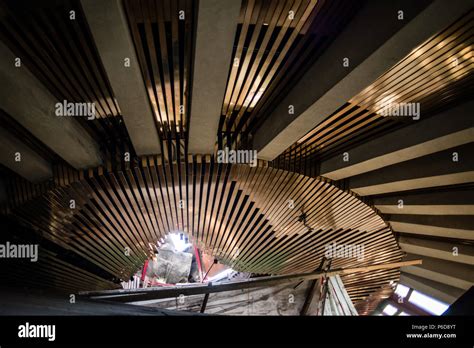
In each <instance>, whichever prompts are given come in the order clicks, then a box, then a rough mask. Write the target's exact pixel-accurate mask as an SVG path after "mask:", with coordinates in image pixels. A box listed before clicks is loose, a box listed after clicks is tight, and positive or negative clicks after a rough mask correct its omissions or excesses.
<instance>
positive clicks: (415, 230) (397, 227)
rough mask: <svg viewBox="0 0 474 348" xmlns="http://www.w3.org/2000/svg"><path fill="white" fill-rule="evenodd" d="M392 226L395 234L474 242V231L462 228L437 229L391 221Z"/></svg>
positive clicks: (435, 227)
mask: <svg viewBox="0 0 474 348" xmlns="http://www.w3.org/2000/svg"><path fill="white" fill-rule="evenodd" d="M390 226H392V229H393V230H394V231H395V232H400V233H410V234H420V235H425V236H433V237H444V238H456V239H466V240H474V230H464V229H460V228H449V227H437V226H430V225H419V224H410V223H406V222H396V221H390Z"/></svg>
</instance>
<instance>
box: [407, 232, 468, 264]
mask: <svg viewBox="0 0 474 348" xmlns="http://www.w3.org/2000/svg"><path fill="white" fill-rule="evenodd" d="M399 245H400V248H401V249H402V250H403V251H405V252H407V253H411V254H417V255H422V256H428V257H432V258H436V259H442V260H448V261H452V262H457V263H465V264H468V265H474V247H472V246H470V245H466V244H461V243H453V242H440V241H435V240H429V239H425V238H413V237H406V236H400V239H399Z"/></svg>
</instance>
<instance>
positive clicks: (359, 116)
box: [275, 10, 474, 171]
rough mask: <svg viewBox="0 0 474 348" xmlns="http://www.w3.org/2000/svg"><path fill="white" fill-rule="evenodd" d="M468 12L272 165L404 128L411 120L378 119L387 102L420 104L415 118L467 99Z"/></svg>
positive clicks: (472, 87)
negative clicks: (419, 114)
mask: <svg viewBox="0 0 474 348" xmlns="http://www.w3.org/2000/svg"><path fill="white" fill-rule="evenodd" d="M473 18H474V11H472V10H471V11H470V12H468V13H466V14H465V15H464V16H463V17H462V18H460V19H459V20H457V21H456V22H454V23H453V24H452V25H450V26H449V27H448V28H446V29H445V30H443V31H442V32H440V33H438V34H437V35H435V36H433V37H432V38H431V39H430V40H428V41H427V42H424V43H423V44H421V45H420V46H419V47H417V48H415V49H414V50H413V51H412V52H411V53H410V54H409V55H408V56H407V57H405V58H404V59H403V60H402V61H400V62H399V63H397V64H396V65H395V66H394V67H392V68H391V69H390V70H389V71H387V72H386V73H385V74H383V75H382V76H380V77H379V78H378V79H377V80H376V81H375V82H374V83H372V84H371V85H370V86H368V87H367V88H366V89H364V90H363V91H362V92H361V93H359V94H358V95H356V96H354V97H353V98H352V99H351V100H349V101H348V102H347V103H346V104H345V105H343V106H342V107H341V108H340V109H339V110H337V111H336V112H334V113H333V114H332V115H330V116H329V117H328V118H327V119H326V120H325V121H323V122H322V123H321V124H319V125H318V126H317V127H315V128H314V129H312V130H311V131H310V132H309V133H308V134H306V135H305V136H304V137H302V138H301V139H300V140H299V141H298V142H296V143H295V144H293V145H292V146H291V147H290V148H288V149H287V150H286V151H285V152H284V153H283V154H282V155H281V156H280V157H279V158H278V159H277V160H276V161H275V162H276V165H277V166H278V167H280V168H287V167H288V166H290V167H291V168H296V167H298V169H297V170H298V171H304V165H303V166H301V165H300V162H301V161H302V160H303V161H304V160H307V161H311V160H314V159H319V160H320V159H323V158H327V157H328V156H333V155H334V154H337V153H341V152H342V151H344V149H349V148H350V147H351V146H353V145H354V143H356V142H362V141H364V140H367V139H369V138H371V137H372V138H373V137H374V136H377V135H380V134H383V133H384V132H387V131H391V130H394V129H396V128H398V127H400V126H403V125H406V124H409V123H410V122H416V121H411V118H408V117H406V118H404V120H400V118H398V119H395V118H394V117H384V116H382V115H381V114H380V111H381V109H382V108H383V107H384V106H386V105H387V104H389V103H415V102H416V103H420V110H421V111H420V113H421V118H424V117H429V116H430V114H432V113H434V112H435V111H438V110H439V109H442V108H445V107H447V106H449V105H451V104H452V103H453V102H458V101H460V100H463V99H466V98H469V97H470V96H472V93H473V92H474V56H473V33H474V24H473V23H474V21H473Z"/></svg>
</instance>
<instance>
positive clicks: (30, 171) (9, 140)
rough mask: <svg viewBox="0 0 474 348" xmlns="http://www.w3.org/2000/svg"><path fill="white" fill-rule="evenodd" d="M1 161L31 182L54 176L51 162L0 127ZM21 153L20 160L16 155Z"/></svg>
mask: <svg viewBox="0 0 474 348" xmlns="http://www.w3.org/2000/svg"><path fill="white" fill-rule="evenodd" d="M0 148H1V149H2V151H1V152H0V163H2V164H3V165H4V166H6V167H8V168H10V169H11V170H13V171H14V172H15V173H17V174H18V175H20V176H22V177H23V178H25V179H26V180H29V181H31V182H41V181H44V180H47V179H49V178H51V177H52V176H53V170H52V168H51V164H50V163H49V162H48V161H46V160H45V159H44V158H43V157H41V156H40V155H38V154H37V153H36V152H34V151H33V150H32V149H30V148H29V147H28V146H27V145H25V144H24V143H22V142H21V141H20V140H18V139H17V138H16V137H14V136H13V135H11V134H10V133H9V132H8V131H6V130H5V129H3V128H0ZM17 153H18V154H19V159H20V160H19V161H16V159H17V158H16V155H17Z"/></svg>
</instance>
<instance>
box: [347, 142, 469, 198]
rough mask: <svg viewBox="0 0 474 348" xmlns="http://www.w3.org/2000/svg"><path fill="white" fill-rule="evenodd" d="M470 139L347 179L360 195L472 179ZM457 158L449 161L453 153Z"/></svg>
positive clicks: (466, 181)
mask: <svg viewBox="0 0 474 348" xmlns="http://www.w3.org/2000/svg"><path fill="white" fill-rule="evenodd" d="M473 151H474V142H471V143H469V144H466V145H462V146H458V147H455V148H452V149H449V150H445V151H441V152H437V153H435V154H432V155H428V156H424V157H421V158H415V159H412V160H410V161H406V162H403V163H399V164H393V165H391V166H388V167H384V168H381V169H377V170H374V171H371V172H368V173H364V174H359V175H356V176H353V177H351V178H349V186H350V188H351V189H352V190H353V191H354V192H356V193H358V194H360V195H361V196H367V195H375V194H383V193H390V192H397V191H406V190H413V189H420V188H426V187H437V186H447V185H454V184H461V183H470V182H474V162H473V161H471V160H470V156H471V155H470V154H472V153H473ZM454 152H456V153H457V154H458V161H457V162H454V161H453V153H454Z"/></svg>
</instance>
